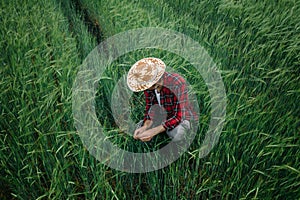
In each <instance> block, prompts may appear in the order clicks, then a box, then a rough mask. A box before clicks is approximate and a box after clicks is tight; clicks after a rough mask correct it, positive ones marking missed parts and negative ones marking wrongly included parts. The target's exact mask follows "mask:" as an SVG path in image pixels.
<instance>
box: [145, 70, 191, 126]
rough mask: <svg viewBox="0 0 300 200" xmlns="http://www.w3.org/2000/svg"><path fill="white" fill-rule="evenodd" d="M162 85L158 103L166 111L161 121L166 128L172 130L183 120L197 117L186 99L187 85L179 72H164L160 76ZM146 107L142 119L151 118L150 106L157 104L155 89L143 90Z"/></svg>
mask: <svg viewBox="0 0 300 200" xmlns="http://www.w3.org/2000/svg"><path fill="white" fill-rule="evenodd" d="M162 80H163V87H162V88H161V91H160V103H161V106H162V107H163V108H164V109H165V112H166V113H167V118H166V120H165V121H163V122H162V125H163V127H164V128H165V129H166V130H172V129H173V128H175V127H176V126H177V125H178V124H179V123H180V122H182V121H183V120H185V119H186V120H191V119H197V116H196V114H195V113H194V111H193V109H192V107H191V105H190V103H189V99H188V90H187V85H186V82H185V80H184V78H182V77H181V76H180V75H179V74H175V73H168V72H165V73H164V75H163V76H162ZM144 94H145V99H146V109H145V115H144V121H146V120H151V119H153V117H155V116H153V115H152V114H153V113H152V114H150V113H149V110H150V108H151V106H153V105H155V104H158V101H157V98H156V95H155V91H154V90H145V91H144Z"/></svg>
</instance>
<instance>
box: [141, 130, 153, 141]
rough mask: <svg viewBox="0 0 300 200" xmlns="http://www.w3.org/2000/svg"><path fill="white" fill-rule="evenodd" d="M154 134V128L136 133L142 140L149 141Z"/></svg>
mask: <svg viewBox="0 0 300 200" xmlns="http://www.w3.org/2000/svg"><path fill="white" fill-rule="evenodd" d="M155 135H156V132H155V129H149V130H147V131H144V132H142V133H141V134H139V135H138V139H140V140H141V141H143V142H148V141H150V140H151V139H152V138H153V137H154V136H155Z"/></svg>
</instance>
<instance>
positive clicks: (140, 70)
mask: <svg viewBox="0 0 300 200" xmlns="http://www.w3.org/2000/svg"><path fill="white" fill-rule="evenodd" d="M165 69H166V65H165V63H164V62H163V61H162V60H160V59H158V58H153V57H149V58H143V59H141V60H139V61H137V62H136V63H135V64H134V65H132V67H131V68H130V70H129V72H128V75H127V85H128V87H129V88H130V90H132V91H134V92H139V91H144V90H147V89H149V88H150V87H151V86H153V85H154V84H155V83H157V82H158V81H159V79H160V78H161V77H162V76H163V74H164V72H165Z"/></svg>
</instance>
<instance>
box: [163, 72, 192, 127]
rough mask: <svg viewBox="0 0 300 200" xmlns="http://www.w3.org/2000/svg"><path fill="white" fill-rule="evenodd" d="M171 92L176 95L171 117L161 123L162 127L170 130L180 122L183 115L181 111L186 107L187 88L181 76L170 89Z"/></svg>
mask: <svg viewBox="0 0 300 200" xmlns="http://www.w3.org/2000/svg"><path fill="white" fill-rule="evenodd" d="M172 92H173V93H174V94H175V96H176V100H175V99H174V103H176V105H175V107H174V110H173V112H174V115H173V117H171V118H169V119H167V120H166V121H164V122H163V123H162V125H163V127H164V128H165V129H166V130H172V129H173V128H175V127H176V126H177V125H178V124H180V122H181V119H182V118H183V117H184V116H183V113H184V111H185V109H186V107H187V106H186V104H187V102H188V90H187V87H186V83H185V80H184V79H183V78H181V79H179V80H178V83H176V87H174V88H173V89H172Z"/></svg>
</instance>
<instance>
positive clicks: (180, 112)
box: [127, 57, 197, 142]
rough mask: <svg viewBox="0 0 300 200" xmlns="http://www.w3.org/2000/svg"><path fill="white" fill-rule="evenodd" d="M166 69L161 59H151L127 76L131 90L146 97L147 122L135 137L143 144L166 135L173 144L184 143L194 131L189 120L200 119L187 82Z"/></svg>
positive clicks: (134, 67)
mask: <svg viewBox="0 0 300 200" xmlns="http://www.w3.org/2000/svg"><path fill="white" fill-rule="evenodd" d="M165 69H166V65H165V63H164V62H163V61H162V60H160V59H158V58H152V57H150V58H144V59H141V60H139V61H137V62H136V63H135V64H134V65H133V66H132V67H131V69H130V70H129V72H128V75H127V85H128V87H129V88H130V89H131V90H132V91H134V92H139V91H144V95H145V100H146V108H145V114H144V119H143V120H142V121H141V122H140V123H139V124H138V126H137V129H136V130H135V131H134V135H133V137H134V138H135V139H139V140H141V141H143V142H146V141H150V140H151V139H152V138H153V137H154V136H155V135H157V134H160V133H164V132H166V133H167V134H168V136H169V137H170V138H171V139H172V140H173V141H174V142H178V141H182V139H183V138H184V135H185V133H186V132H188V131H189V130H190V128H191V124H190V120H192V119H193V118H194V119H195V118H197V116H196V115H195V114H194V112H193V110H192V109H191V106H190V104H189V99H188V91H187V85H186V82H185V80H184V79H183V78H182V77H181V76H180V75H179V74H176V73H168V72H166V71H165Z"/></svg>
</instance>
